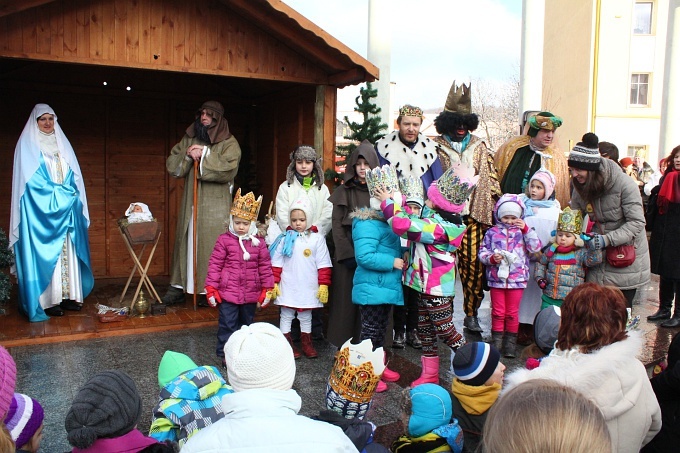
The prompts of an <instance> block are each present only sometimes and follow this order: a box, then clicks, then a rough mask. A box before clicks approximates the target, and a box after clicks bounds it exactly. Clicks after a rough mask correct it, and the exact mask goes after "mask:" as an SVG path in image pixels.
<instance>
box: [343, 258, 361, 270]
mask: <svg viewBox="0 0 680 453" xmlns="http://www.w3.org/2000/svg"><path fill="white" fill-rule="evenodd" d="M340 262H341V263H342V264H343V265H344V266H345V267H346V268H347V269H349V270H354V269H356V268H357V260H356V259H355V258H345V259H344V260H342V261H340Z"/></svg>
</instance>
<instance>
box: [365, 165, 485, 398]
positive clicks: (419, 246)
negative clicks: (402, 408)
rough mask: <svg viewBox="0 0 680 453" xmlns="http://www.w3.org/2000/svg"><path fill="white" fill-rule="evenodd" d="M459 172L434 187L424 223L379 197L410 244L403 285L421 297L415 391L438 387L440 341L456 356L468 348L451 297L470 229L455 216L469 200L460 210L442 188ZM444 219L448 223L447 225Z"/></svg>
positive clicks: (387, 198)
mask: <svg viewBox="0 0 680 453" xmlns="http://www.w3.org/2000/svg"><path fill="white" fill-rule="evenodd" d="M458 168H459V166H456V167H455V168H454V167H452V168H451V170H450V171H448V170H447V172H446V173H444V175H442V177H441V178H440V179H439V181H435V182H433V183H432V185H431V187H430V189H429V190H428V197H429V198H428V200H427V201H425V206H423V208H422V211H421V213H420V217H419V216H417V215H414V214H410V212H411V211H410V209H409V210H408V212H407V211H404V210H403V208H402V204H403V203H402V202H401V200H400V199H398V198H397V199H393V198H391V197H392V195H393V194H391V193H387V192H386V191H385V190H380V191H378V196H379V199H380V200H382V204H381V208H382V211H383V214H384V215H385V219H386V220H387V222H388V224H389V225H390V226H391V228H392V231H394V233H395V234H397V235H399V236H401V237H402V238H405V239H408V247H409V251H410V253H409V254H408V263H407V267H406V270H405V271H404V284H405V285H406V286H408V287H409V288H412V289H414V290H415V291H417V292H418V338H420V341H421V343H422V346H423V356H422V357H421V358H420V360H421V363H422V373H421V375H420V377H419V378H418V379H416V380H415V381H413V382H412V383H411V386H412V387H415V386H417V385H420V384H425V383H433V384H438V383H439V354H438V350H437V337H439V338H441V339H442V340H443V341H444V342H445V343H446V344H447V345H448V346H449V347H450V348H451V349H452V350H453V351H456V350H457V349H458V348H459V347H460V346H462V345H464V344H465V338H464V337H463V335H461V334H460V333H459V332H458V331H457V330H456V326H455V325H454V323H453V296H454V293H455V285H456V258H455V255H454V252H455V251H456V249H457V248H458V246H459V245H460V242H461V240H462V239H463V235H464V234H465V229H466V227H465V226H464V225H462V221H461V220H460V217H458V219H454V218H453V216H452V214H457V213H460V212H462V210H463V208H464V207H465V198H463V199H462V202H461V203H460V204H454V203H452V202H451V201H449V200H447V199H446V198H444V196H443V195H442V193H449V191H447V190H441V191H440V190H439V188H438V183H440V181H441V184H446V181H449V180H452V179H453V175H454V173H455V172H457V171H458ZM473 174H474V173H473ZM458 180H459V179H458ZM468 188H469V190H470V191H472V189H473V188H474V183H471V184H469V185H468ZM401 190H402V192H403V193H408V191H409V188H408V187H406V185H405V184H404V181H403V180H402V185H401ZM435 192H436V193H435ZM442 216H447V217H448V218H449V219H450V220H449V221H447V220H444V218H443V217H442ZM454 221H455V222H457V223H454Z"/></svg>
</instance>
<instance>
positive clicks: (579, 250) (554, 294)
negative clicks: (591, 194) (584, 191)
mask: <svg viewBox="0 0 680 453" xmlns="http://www.w3.org/2000/svg"><path fill="white" fill-rule="evenodd" d="M582 224H583V218H582V217H581V211H578V210H576V211H572V210H571V209H570V208H569V207H567V208H565V209H564V211H562V213H560V216H559V218H558V222H557V231H556V234H555V236H554V237H553V242H552V244H550V246H549V247H548V248H547V249H545V250H544V252H543V255H542V256H541V259H540V261H539V262H538V263H537V264H536V274H535V277H534V278H535V279H536V283H538V286H539V287H540V288H541V289H542V290H543V295H542V296H541V301H542V304H541V309H544V308H546V307H548V306H550V305H555V306H557V307H561V306H562V302H564V298H565V297H567V294H569V293H570V292H571V290H572V289H574V288H576V287H577V286H578V285H580V284H581V283H583V282H584V281H585V278H586V267H593V266H596V265H598V264H600V263H602V250H599V249H598V250H591V249H590V248H588V247H584V243H583V239H582V238H581V237H580V235H581V226H582Z"/></svg>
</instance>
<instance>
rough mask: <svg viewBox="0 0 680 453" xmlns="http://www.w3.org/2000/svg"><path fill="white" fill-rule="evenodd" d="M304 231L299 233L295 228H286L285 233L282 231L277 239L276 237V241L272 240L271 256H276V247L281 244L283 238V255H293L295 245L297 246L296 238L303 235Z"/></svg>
mask: <svg viewBox="0 0 680 453" xmlns="http://www.w3.org/2000/svg"><path fill="white" fill-rule="evenodd" d="M302 234H304V233H298V232H297V231H295V230H286V232H285V233H281V234H279V235H278V236H277V238H276V239H274V242H272V245H270V246H269V256H270V257H272V258H273V257H274V252H276V248H277V247H278V246H279V243H280V242H281V240H282V239H283V249H282V250H281V254H282V255H283V256H287V257H289V258H290V257H291V256H293V247H294V246H295V240H296V239H297V238H298V237H299V236H302Z"/></svg>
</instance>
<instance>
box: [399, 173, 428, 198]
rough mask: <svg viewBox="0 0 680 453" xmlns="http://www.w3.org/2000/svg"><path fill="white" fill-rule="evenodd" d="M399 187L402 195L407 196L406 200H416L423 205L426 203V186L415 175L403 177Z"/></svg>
mask: <svg viewBox="0 0 680 453" xmlns="http://www.w3.org/2000/svg"><path fill="white" fill-rule="evenodd" d="M399 188H400V189H401V193H402V195H404V196H405V197H406V202H407V203H410V202H415V203H418V204H420V206H423V204H425V201H424V200H425V188H424V187H423V181H422V180H421V179H420V178H416V177H415V176H413V175H408V176H406V177H402V178H401V179H400V180H399Z"/></svg>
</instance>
